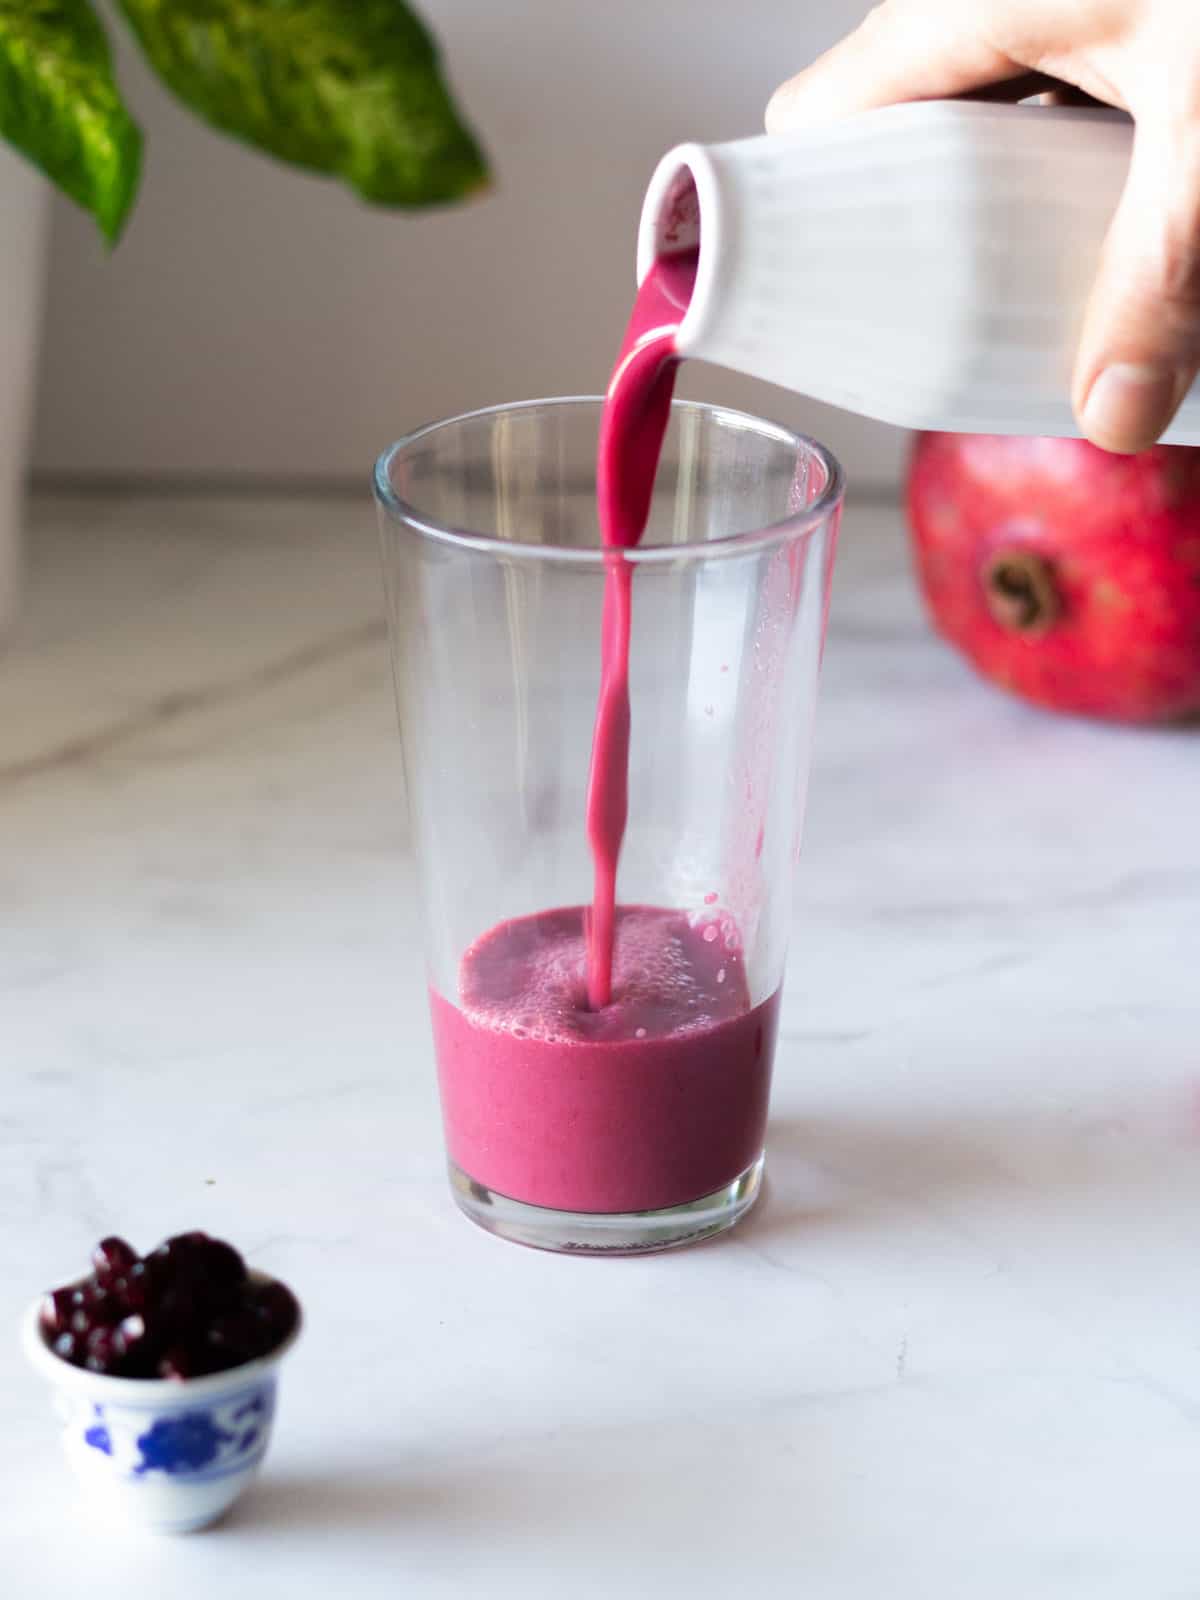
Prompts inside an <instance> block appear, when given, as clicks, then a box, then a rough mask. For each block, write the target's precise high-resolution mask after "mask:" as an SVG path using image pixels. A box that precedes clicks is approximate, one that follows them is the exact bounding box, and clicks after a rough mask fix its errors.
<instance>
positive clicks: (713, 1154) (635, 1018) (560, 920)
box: [430, 252, 779, 1212]
mask: <svg viewBox="0 0 1200 1600" xmlns="http://www.w3.org/2000/svg"><path fill="white" fill-rule="evenodd" d="M695 272H696V254H695V252H689V253H687V254H683V255H678V256H675V257H668V258H664V259H662V260H660V261H659V262H658V263H657V264H656V265H655V266H654V267H652V268H651V270H650V272H649V273H648V274H647V275H646V278H645V279H644V281H643V283H642V286H641V289H640V290H639V292H638V296H637V300H636V302H635V305H634V311H633V315H632V317H631V319H630V322H629V327H628V329H627V331H626V335H625V341H624V343H623V345H622V347H621V353H620V355H619V357H618V359H617V364H616V367H615V369H614V372H613V377H612V381H611V383H610V385H609V389H608V395H607V398H606V402H605V407H604V415H603V419H602V422H601V429H600V444H599V456H598V463H597V510H598V515H599V521H600V530H601V536H602V539H603V542H604V545H605V550H606V558H605V559H606V564H607V571H606V576H605V588H604V608H603V620H602V626H601V672H600V693H599V698H598V702H597V707H596V719H595V726H594V731H593V738H592V759H591V768H590V772H589V777H588V793H587V816H586V823H587V836H588V841H589V844H590V846H591V851H592V859H593V870H594V883H593V899H592V904H591V905H590V906H588V907H579V906H576V907H569V908H559V909H556V910H548V911H543V912H540V913H538V914H537V915H535V916H531V917H520V918H516V919H514V920H513V921H510V922H503V923H500V924H499V925H498V926H497V927H495V928H493V929H491V930H490V931H489V932H488V933H485V934H484V935H483V936H482V937H481V938H480V939H478V940H476V942H475V944H474V945H472V946H471V948H470V949H469V950H468V951H467V953H466V955H465V956H464V958H463V961H462V966H461V970H460V974H459V995H458V1003H457V1004H454V1003H452V1002H451V1001H450V1000H448V999H446V998H445V997H444V996H442V995H440V994H438V993H437V992H436V990H434V991H431V994H430V1003H431V1008H432V1015H433V1032H434V1044H435V1049H436V1054H437V1064H438V1079H439V1084H440V1089H441V1097H442V1110H443V1116H444V1121H445V1127H446V1141H447V1145H448V1147H449V1152H450V1157H451V1159H452V1160H453V1161H454V1163H455V1164H456V1165H457V1166H458V1167H459V1168H460V1169H461V1170H462V1171H463V1172H465V1173H467V1174H468V1175H469V1176H470V1177H471V1178H472V1179H473V1180H474V1181H475V1182H476V1183H478V1184H482V1185H483V1186H484V1187H485V1188H488V1189H491V1190H493V1191H494V1192H496V1193H498V1194H503V1195H507V1196H510V1197H511V1198H513V1199H517V1200H523V1201H525V1202H526V1203H528V1204H530V1205H537V1206H546V1207H554V1208H557V1209H561V1210H569V1211H583V1212H587V1211H590V1212H625V1211H649V1210H658V1209H661V1208H664V1207H668V1206H674V1205H682V1204H684V1203H686V1202H688V1201H691V1200H695V1199H699V1198H700V1197H701V1196H703V1195H706V1194H711V1193H713V1192H714V1191H716V1190H718V1189H720V1188H721V1187H723V1186H724V1185H726V1184H729V1183H731V1182H732V1181H733V1180H734V1179H735V1178H737V1177H738V1176H739V1175H740V1174H741V1173H742V1172H744V1171H745V1170H746V1168H747V1167H749V1166H750V1165H751V1163H752V1162H754V1161H755V1160H756V1159H757V1157H758V1155H759V1153H760V1151H761V1150H762V1145H763V1138H764V1134H765V1130H766V1117H767V1099H768V1094H769V1089H770V1076H771V1062H772V1058H773V1055H774V1042H775V1032H776V1025H777V1019H778V1009H779V996H778V993H776V994H774V995H771V996H770V997H769V998H768V999H767V1000H765V1001H763V1002H762V1003H761V1004H760V1005H757V1006H752V1005H751V995H750V991H749V987H748V985H747V981H746V973H745V967H744V956H743V951H742V946H741V938H740V934H739V931H738V929H737V927H736V925H735V924H734V922H733V920H732V918H730V917H728V916H726V915H721V914H719V913H717V912H715V911H713V912H709V913H706V914H705V915H704V916H703V917H700V918H696V917H689V916H688V915H687V914H686V913H684V912H681V911H672V910H666V909H662V908H658V907H651V906H618V905H617V899H616V884H617V864H618V861H619V858H620V853H621V844H622V840H623V837H624V833H625V824H626V818H627V810H628V768H629V736H630V706H629V645H630V631H631V620H632V602H633V591H632V582H633V573H634V566H635V564H634V563H632V562H630V561H629V560H627V559H626V557H625V554H624V552H625V551H627V550H629V549H631V548H632V547H634V546H636V545H637V544H638V543H639V541H640V540H641V537H642V534H643V531H644V529H645V526H646V521H647V517H648V515H649V509H650V500H651V495H652V493H653V489H654V477H655V472H656V470H657V467H658V459H659V454H660V452H661V450H662V441H663V435H664V433H665V431H666V426H667V421H668V417H669V414H670V405H671V395H672V391H673V389H674V386H675V369H676V367H677V365H678V361H679V357H678V356H677V354H676V350H675V336H676V333H677V331H678V326H679V322H680V320H681V317H682V315H683V312H684V310H685V309H686V307H687V304H688V300H689V298H690V295H691V291H692V286H693V284H694V281H695Z"/></svg>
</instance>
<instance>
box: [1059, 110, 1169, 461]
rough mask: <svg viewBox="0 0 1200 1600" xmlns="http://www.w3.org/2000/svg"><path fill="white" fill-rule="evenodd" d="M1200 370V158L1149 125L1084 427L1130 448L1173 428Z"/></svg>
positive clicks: (1100, 440) (1137, 157) (1092, 312)
mask: <svg viewBox="0 0 1200 1600" xmlns="http://www.w3.org/2000/svg"><path fill="white" fill-rule="evenodd" d="M1198 368H1200V155H1198V154H1197V152H1196V149H1195V141H1194V140H1192V141H1188V140H1187V139H1186V138H1180V139H1175V138H1173V137H1172V135H1171V134H1170V133H1169V132H1168V131H1167V130H1165V129H1159V128H1157V127H1155V126H1153V125H1147V124H1146V123H1144V122H1143V123H1140V124H1139V126H1138V130H1137V133H1136V134H1135V137H1134V145H1133V156H1132V159H1131V161H1130V166H1129V176H1128V178H1127V179H1126V184H1125V190H1124V193H1123V194H1122V196H1121V203H1120V205H1119V206H1118V207H1117V213H1116V216H1115V217H1114V218H1113V222H1112V226H1111V228H1110V229H1109V234H1108V238H1107V239H1106V240H1105V244H1104V250H1103V253H1102V256H1101V261H1100V269H1099V273H1098V275H1097V278H1096V283H1095V286H1094V288H1093V290H1092V294H1091V298H1090V300H1089V302H1088V308H1087V313H1086V315H1085V318H1084V325H1083V335H1082V338H1081V340H1080V345H1079V354H1078V358H1077V361H1076V367H1075V380H1074V385H1073V399H1074V404H1075V412H1076V416H1077V417H1078V420H1079V425H1080V427H1081V429H1082V431H1083V433H1084V434H1085V435H1086V437H1087V438H1089V439H1091V441H1092V442H1093V444H1098V445H1100V446H1101V447H1102V448H1103V449H1105V450H1116V451H1120V452H1122V453H1126V454H1131V453H1133V452H1134V451H1137V450H1144V449H1146V448H1147V447H1148V446H1149V445H1152V444H1153V443H1154V442H1155V440H1156V439H1158V438H1159V437H1160V436H1161V434H1162V433H1163V432H1164V430H1165V429H1166V427H1167V425H1168V424H1169V423H1170V421H1171V419H1172V417H1173V416H1174V415H1175V412H1176V411H1177V410H1178V409H1179V404H1180V402H1181V401H1182V399H1183V397H1184V395H1185V394H1186V393H1187V391H1188V389H1189V388H1190V387H1191V384H1192V381H1193V379H1194V378H1195V376H1196V372H1197V369H1198Z"/></svg>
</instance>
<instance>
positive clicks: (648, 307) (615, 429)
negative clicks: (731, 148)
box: [587, 250, 697, 1011]
mask: <svg viewBox="0 0 1200 1600" xmlns="http://www.w3.org/2000/svg"><path fill="white" fill-rule="evenodd" d="M696 263H697V253H696V252H695V251H694V250H692V251H688V252H687V253H686V254H684V255H678V256H663V257H662V258H660V259H659V260H658V261H656V262H655V264H654V265H653V266H652V267H651V268H650V271H649V272H648V273H647V274H646V276H645V278H644V280H643V282H642V286H641V288H640V289H639V290H638V294H637V299H636V300H635V301H634V306H633V315H632V316H631V317H630V319H629V326H628V327H627V328H626V330H625V340H624V343H623V344H622V345H621V352H620V354H619V355H618V356H617V363H616V366H615V367H614V368H613V375H612V379H611V381H610V382H609V385H608V394H607V395H606V397H605V405H604V415H603V417H602V419H601V422H600V448H599V452H598V455H597V462H596V511H597V515H598V517H599V520H600V537H601V538H602V540H603V541H604V545H605V548H606V549H607V550H608V552H609V554H608V556H607V562H608V571H607V574H606V576H605V581H604V615H603V620H602V622H601V628H600V697H599V700H598V702H597V706H596V726H595V731H594V733H593V735H592V765H591V771H590V773H589V776H588V796H587V835H588V843H589V844H590V845H591V848H592V863H593V872H594V885H593V890H592V914H591V918H590V921H589V924H588V940H587V946H588V948H587V968H588V1004H589V1005H590V1006H591V1008H592V1010H593V1011H599V1010H601V1009H602V1008H603V1007H604V1006H606V1005H607V1004H608V1003H609V1000H610V998H611V996H612V960H613V930H614V926H615V923H614V919H615V914H616V901H617V862H618V860H619V859H620V855H621V842H622V840H623V839H624V837H625V821H626V817H627V815H628V790H629V781H628V779H629V726H630V717H629V634H630V626H631V623H632V618H633V567H632V565H631V563H630V562H628V561H626V560H625V558H624V556H623V555H622V554H621V552H622V551H623V550H628V549H630V548H631V547H632V546H634V545H636V544H639V543H640V542H641V537H642V534H643V533H644V532H645V528H646V519H647V517H648V516H649V514H650V497H651V495H652V494H653V492H654V474H655V472H656V471H657V469H658V458H659V455H660V453H661V451H662V442H663V435H664V433H665V432H666V431H667V421H668V419H669V417H670V414H671V395H672V394H673V393H674V390H675V369H676V368H677V366H678V365H679V357H678V356H677V355H676V353H675V335H676V334H677V333H678V331H679V323H680V319H681V318H682V316H683V313H684V312H685V311H686V310H687V305H688V301H689V300H690V298H691V294H692V287H693V285H694V283H695V280H696Z"/></svg>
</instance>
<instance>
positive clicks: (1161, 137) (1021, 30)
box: [767, 0, 1200, 452]
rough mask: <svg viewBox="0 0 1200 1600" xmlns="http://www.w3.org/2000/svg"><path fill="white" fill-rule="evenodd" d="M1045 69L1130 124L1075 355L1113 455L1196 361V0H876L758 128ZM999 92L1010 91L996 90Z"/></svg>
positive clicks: (1154, 423)
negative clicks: (1126, 157) (1124, 164)
mask: <svg viewBox="0 0 1200 1600" xmlns="http://www.w3.org/2000/svg"><path fill="white" fill-rule="evenodd" d="M1030 73H1038V74H1044V75H1046V77H1048V78H1051V79H1054V80H1056V81H1057V82H1059V83H1062V84H1068V85H1073V86H1074V88H1075V89H1077V90H1081V91H1082V92H1083V93H1084V94H1085V95H1088V96H1091V97H1093V98H1095V99H1097V100H1102V101H1105V102H1107V103H1108V104H1109V105H1113V106H1119V107H1121V108H1122V109H1124V110H1126V111H1128V112H1129V113H1130V114H1131V115H1132V116H1133V118H1134V121H1135V123H1136V132H1135V137H1134V144H1133V155H1132V159H1131V162H1130V167H1129V176H1128V179H1127V181H1126V184H1125V189H1124V192H1123V194H1122V197H1121V202H1120V205H1119V206H1118V208H1117V213H1116V215H1115V217H1114V218H1113V222H1112V226H1111V228H1110V230H1109V234H1108V237H1107V239H1106V241H1105V245H1104V249H1103V252H1102V254H1101V260H1100V264H1099V269H1098V272H1097V276H1096V281H1095V284H1094V286H1093V289H1092V293H1091V296H1090V299H1089V302H1088V308H1087V314H1086V317H1085V319H1084V326H1083V332H1082V335H1081V338H1080V343H1079V350H1078V353H1077V356H1076V362H1075V374H1074V379H1073V383H1072V403H1073V405H1074V408H1075V414H1076V417H1077V419H1078V422H1079V426H1080V429H1081V431H1082V432H1083V433H1084V435H1085V436H1086V437H1087V438H1089V439H1091V440H1092V441H1093V443H1095V444H1098V445H1100V446H1102V447H1103V448H1104V449H1106V450H1117V451H1123V452H1132V451H1135V450H1141V449H1144V448H1146V447H1147V446H1148V445H1151V444H1153V443H1154V441H1155V440H1156V439H1157V438H1158V437H1159V435H1160V434H1161V433H1162V432H1163V430H1164V429H1165V428H1166V427H1167V425H1168V424H1169V422H1170V421H1171V418H1172V417H1173V416H1174V415H1175V412H1176V410H1177V409H1178V407H1179V404H1180V402H1181V401H1182V399H1183V397H1184V395H1185V394H1186V393H1187V391H1188V389H1189V388H1190V386H1191V383H1192V380H1193V379H1194V378H1195V376H1196V373H1197V370H1198V369H1200V3H1198V0H969V3H967V4H964V3H963V0H884V3H883V4H881V5H878V6H876V7H875V9H874V10H873V11H871V12H870V13H869V15H868V16H867V17H866V19H865V21H864V22H863V23H862V24H861V26H860V27H859V28H858V29H857V30H856V31H855V32H854V33H851V34H850V35H848V36H847V37H846V38H845V39H843V40H842V42H841V43H840V44H838V45H835V46H834V48H833V49H832V50H830V51H828V52H827V53H826V54H825V55H823V56H821V57H820V59H819V60H817V61H816V62H814V64H813V65H812V66H811V67H808V68H807V69H806V70H805V71H804V72H801V73H800V74H799V75H798V76H797V77H794V78H792V79H790V80H789V81H788V82H787V83H785V84H783V85H782V87H781V88H779V89H778V90H776V92H775V94H774V96H773V97H772V99H771V103H770V105H769V106H768V107H767V129H768V131H769V132H771V133H788V132H792V131H794V130H798V129H801V128H803V127H805V126H807V125H810V124H813V123H817V122H822V121H827V120H829V119H831V118H834V117H840V116H846V115H848V114H850V113H852V112H855V111H866V110H868V109H870V108H871V107H874V106H881V105H890V104H893V103H895V102H897V101H905V100H932V99H941V98H947V97H950V96H954V95H961V94H967V93H975V92H978V91H981V90H985V89H988V88H989V87H991V86H1004V85H1011V86H1013V92H1014V93H1018V92H1024V93H1028V92H1029V87H1028V85H1027V84H1026V83H1024V82H1022V81H1021V80H1023V79H1025V78H1027V76H1028V74H1030ZM1001 92H1003V88H1001Z"/></svg>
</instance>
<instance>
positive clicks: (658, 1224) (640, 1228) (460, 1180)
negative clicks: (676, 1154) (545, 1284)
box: [448, 1155, 766, 1256]
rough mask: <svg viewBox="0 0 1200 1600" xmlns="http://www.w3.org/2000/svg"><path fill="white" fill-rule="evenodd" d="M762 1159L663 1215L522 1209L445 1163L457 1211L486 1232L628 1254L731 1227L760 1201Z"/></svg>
mask: <svg viewBox="0 0 1200 1600" xmlns="http://www.w3.org/2000/svg"><path fill="white" fill-rule="evenodd" d="M765 1159H766V1158H765V1156H762V1155H760V1156H759V1158H758V1160H757V1161H754V1162H751V1164H750V1165H749V1166H748V1167H747V1168H746V1170H745V1171H744V1172H741V1173H739V1174H738V1176H737V1177H736V1178H734V1179H733V1181H732V1183H727V1184H723V1185H722V1186H721V1188H719V1189H714V1190H713V1192H712V1194H706V1195H702V1196H701V1198H700V1199H699V1200H689V1201H688V1202H687V1203H686V1204H685V1205H681V1206H666V1207H665V1208H664V1209H663V1210H661V1211H616V1212H595V1211H555V1210H551V1209H550V1208H548V1207H546V1206H530V1205H526V1204H525V1202H524V1201H523V1200H510V1199H509V1197H508V1196H507V1195H504V1194H496V1193H495V1191H494V1190H492V1189H486V1188H484V1186H483V1184H481V1183H476V1182H475V1180H474V1179H473V1178H470V1177H468V1176H467V1174H466V1173H465V1172H464V1171H463V1170H462V1169H461V1167H456V1166H455V1164H454V1162H453V1161H451V1162H449V1163H448V1165H449V1169H450V1187H451V1189H452V1190H453V1193H454V1198H455V1201H456V1202H457V1204H458V1208H459V1210H460V1211H462V1212H463V1213H464V1215H465V1216H468V1217H470V1219H471V1221H472V1222H477V1223H478V1224H479V1226H480V1227H481V1228H486V1229H487V1231H488V1232H489V1233H494V1234H497V1235H498V1236H499V1237H500V1238H501V1239H511V1240H512V1241H513V1242H514V1243H515V1244H527V1245H531V1246H532V1247H533V1248H534V1249H535V1250H560V1251H564V1252H567V1253H569V1254H571V1255H598V1256H628V1255H638V1254H641V1253H643V1252H646V1251H650V1250H671V1249H673V1248H675V1247H676V1246H677V1245H681V1244H695V1243H696V1241H697V1240H699V1239H707V1238H710V1237H711V1236H712V1235H713V1234H714V1233H722V1232H724V1230H725V1229H726V1228H732V1226H733V1224H734V1223H735V1222H737V1221H738V1219H739V1218H740V1217H744V1216H745V1214H746V1212H747V1211H749V1209H750V1207H751V1206H752V1205H753V1204H754V1202H755V1201H756V1200H757V1199H758V1194H759V1190H760V1189H761V1188H762V1175H763V1163H764V1161H765Z"/></svg>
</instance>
